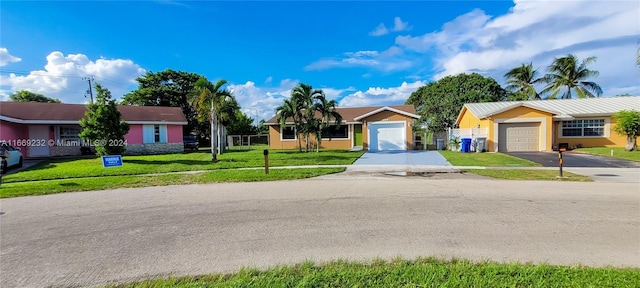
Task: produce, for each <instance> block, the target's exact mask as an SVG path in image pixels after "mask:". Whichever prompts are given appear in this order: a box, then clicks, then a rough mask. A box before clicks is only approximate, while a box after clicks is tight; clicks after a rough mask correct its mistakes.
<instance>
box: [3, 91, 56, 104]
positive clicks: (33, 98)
mask: <svg viewBox="0 0 640 288" xmlns="http://www.w3.org/2000/svg"><path fill="white" fill-rule="evenodd" d="M9 100H11V101H14V102H40V103H61V102H60V99H53V98H49V97H47V96H44V95H42V94H38V93H33V92H31V91H27V90H20V91H17V92H15V93H13V94H11V95H9Z"/></svg>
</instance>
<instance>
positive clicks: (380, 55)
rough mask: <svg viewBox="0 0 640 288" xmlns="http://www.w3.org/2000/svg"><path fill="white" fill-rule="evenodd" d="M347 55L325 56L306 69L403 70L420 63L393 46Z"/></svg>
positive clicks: (347, 53) (348, 53)
mask: <svg viewBox="0 0 640 288" xmlns="http://www.w3.org/2000/svg"><path fill="white" fill-rule="evenodd" d="M344 56H345V57H336V58H325V59H321V60H318V61H316V62H313V63H311V64H309V65H307V66H306V67H304V69H305V70H307V71H311V70H326V69H331V68H351V67H367V68H372V69H375V70H378V71H383V72H392V71H401V70H405V69H407V68H410V67H412V66H415V65H418V62H416V61H413V60H409V59H408V58H407V57H406V56H405V55H404V54H403V51H402V49H400V48H398V47H396V46H392V47H391V48H389V49H387V50H384V51H372V50H363V51H357V52H346V53H344Z"/></svg>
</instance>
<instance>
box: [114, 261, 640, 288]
mask: <svg viewBox="0 0 640 288" xmlns="http://www.w3.org/2000/svg"><path fill="white" fill-rule="evenodd" d="M111 287H131V288H133V287H141V288H142V287H147V288H150V287H183V288H186V287H190V288H191V287H261V288H262V287H390V288H391V287H393V288H395V287H445V288H446V287H598V288H604V287H616V288H626V287H640V269H637V268H611V267H607V268H590V267H582V266H571V267H569V266H553V265H544V264H543V265H532V264H517V263H513V264H499V263H495V262H482V263H474V262H471V261H466V260H451V261H443V260H439V259H434V258H421V259H417V260H415V261H407V260H402V259H396V260H394V261H383V260H376V261H373V262H371V263H358V262H346V261H334V262H330V263H327V264H324V265H315V264H314V263H312V262H305V263H302V264H298V265H294V266H279V267H275V268H272V269H268V270H264V271H261V270H257V269H242V270H240V271H239V272H237V273H235V274H232V275H222V274H211V275H204V276H196V277H184V278H170V279H156V280H147V281H142V282H138V283H132V284H126V285H118V286H111Z"/></svg>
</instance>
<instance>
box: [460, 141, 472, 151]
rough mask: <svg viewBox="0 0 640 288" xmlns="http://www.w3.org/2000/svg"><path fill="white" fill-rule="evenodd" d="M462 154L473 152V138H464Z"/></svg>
mask: <svg viewBox="0 0 640 288" xmlns="http://www.w3.org/2000/svg"><path fill="white" fill-rule="evenodd" d="M461 140H462V152H465V153H469V152H471V138H462V139H461Z"/></svg>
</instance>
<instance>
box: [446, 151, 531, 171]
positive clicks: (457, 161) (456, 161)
mask: <svg viewBox="0 0 640 288" xmlns="http://www.w3.org/2000/svg"><path fill="white" fill-rule="evenodd" d="M438 152H440V154H442V156H444V158H446V159H447V161H449V163H451V165H453V166H484V167H539V166H541V165H540V164H538V163H535V162H531V161H529V160H525V159H520V158H518V157H513V156H510V155H507V154H502V153H498V152H496V153H489V152H485V153H475V152H474V153H462V152H455V151H438Z"/></svg>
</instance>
